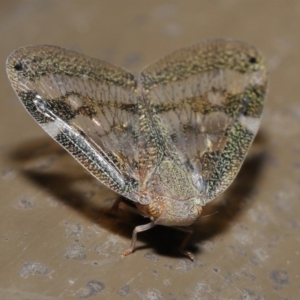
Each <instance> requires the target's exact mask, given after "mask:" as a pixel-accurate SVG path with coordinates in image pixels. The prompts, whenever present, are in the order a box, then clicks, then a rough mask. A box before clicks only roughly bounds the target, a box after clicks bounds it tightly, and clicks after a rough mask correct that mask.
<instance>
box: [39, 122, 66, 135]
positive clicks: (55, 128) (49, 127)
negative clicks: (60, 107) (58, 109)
mask: <svg viewBox="0 0 300 300" xmlns="http://www.w3.org/2000/svg"><path fill="white" fill-rule="evenodd" d="M40 125H41V126H42V128H43V129H44V130H45V131H46V132H47V133H48V134H50V135H51V136H52V137H56V136H57V135H58V134H59V133H61V122H59V121H58V120H57V119H56V120H55V121H53V122H49V123H40Z"/></svg>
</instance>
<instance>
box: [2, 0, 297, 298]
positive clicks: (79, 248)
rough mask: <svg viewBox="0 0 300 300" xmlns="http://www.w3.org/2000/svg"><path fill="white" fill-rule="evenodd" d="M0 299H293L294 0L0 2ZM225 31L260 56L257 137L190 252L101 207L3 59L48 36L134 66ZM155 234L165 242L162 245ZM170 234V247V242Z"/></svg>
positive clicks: (166, 235) (100, 194)
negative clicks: (13, 83) (263, 88)
mask: <svg viewBox="0 0 300 300" xmlns="http://www.w3.org/2000/svg"><path fill="white" fill-rule="evenodd" d="M0 8H1V9H0V38H1V50H0V57H1V58H0V60H1V61H2V68H1V69H0V79H1V80H0V84H1V91H2V99H1V104H0V105H1V119H0V122H1V125H0V128H1V130H0V159H1V161H0V163H1V166H0V172H1V180H0V188H1V202H0V239H1V240H0V254H1V255H0V266H1V268H0V298H1V299H69V298H71V299H72V298H74V299H78V298H91V299H98V298H99V299H100V298H103V299H123V298H124V299H151V300H154V299H278V300H279V299H299V296H300V271H299V265H300V238H299V236H300V235H299V233H300V221H299V213H300V208H299V200H300V179H299V178H300V176H299V175H300V160H299V157H300V130H299V128H300V101H299V94H300V87H299V83H298V77H299V74H300V67H299V66H300V57H299V53H300V39H299V26H300V5H299V3H298V2H297V1H264V2H261V1H250V0H248V1H233V0H232V1H189V2H188V4H186V3H185V2H183V1H172V2H162V1H148V2H146V1H126V2H125V1H101V2H100V1H97V2H96V1H85V2H83V1H2V2H1V4H0ZM217 37H222V38H227V37H230V38H235V39H239V40H244V41H246V42H249V43H251V44H253V45H255V46H257V47H258V48H259V49H260V50H261V51H262V52H263V53H264V55H265V57H266V58H267V64H268V67H269V70H270V79H271V85H270V92H269V96H268V101H267V105H266V108H265V114H264V119H263V122H262V126H261V131H260V135H259V138H258V139H257V143H256V145H255V147H254V149H253V151H252V154H251V153H250V155H249V158H248V159H247V161H246V163H245V165H244V166H243V168H242V170H241V172H240V174H239V176H238V178H237V180H236V181H235V183H234V184H233V185H232V187H231V188H230V189H229V190H228V191H227V192H226V193H225V194H224V196H223V197H222V199H221V200H220V201H215V202H213V203H212V204H211V205H210V206H208V207H206V209H205V211H204V213H203V215H208V214H213V213H215V212H216V211H217V212H218V213H215V214H213V215H211V216H209V217H206V218H203V219H200V220H199V221H198V222H197V224H196V231H195V234H194V237H193V239H192V241H191V248H190V249H191V250H192V251H194V252H195V253H196V261H195V262H194V263H192V262H190V261H189V260H187V259H185V258H183V257H180V256H178V255H177V254H176V252H175V251H173V250H172V247H176V245H177V244H178V242H179V241H180V239H181V237H182V235H181V233H178V232H176V231H174V230H172V229H166V228H154V229H153V230H151V231H149V232H146V233H144V234H142V235H141V236H140V237H139V246H140V247H139V249H138V250H137V251H136V252H135V253H134V254H132V255H129V256H128V257H126V258H125V259H123V258H121V256H120V252H121V251H122V250H123V249H126V247H128V245H129V242H130V235H131V232H132V229H133V227H134V226H135V225H137V224H140V223H141V222H143V220H142V219H140V218H137V217H135V216H132V215H130V214H129V213H125V212H120V214H119V216H118V217H115V216H111V215H109V214H108V213H107V208H108V207H110V205H111V204H112V202H113V200H114V199H115V198H116V195H115V194H114V193H113V192H111V191H109V190H107V189H106V188H104V187H102V186H101V185H100V184H98V183H97V182H96V181H95V180H94V179H93V178H92V177H90V176H89V175H88V174H86V173H85V172H84V171H83V169H82V168H81V167H80V166H79V165H78V164H77V163H76V162H75V161H74V160H73V159H72V158H71V157H70V156H69V155H68V154H67V153H65V152H64V151H63V150H62V149H61V148H60V147H59V146H58V145H56V144H55V142H53V141H52V140H51V139H50V138H49V137H48V136H47V135H46V134H45V133H44V132H43V131H42V129H40V128H39V127H38V126H37V125H36V124H35V123H34V121H32V120H31V119H30V117H29V116H28V115H27V113H26V112H25V110H24V109H23V107H22V106H21V105H20V103H19V101H18V100H17V98H16V96H15V95H14V93H13V91H12V89H11V87H10V85H9V83H8V80H7V78H6V74H5V68H4V62H5V59H6V57H7V56H8V54H9V53H10V52H11V51H12V50H13V49H15V48H17V47H19V46H22V45H29V44H53V45H59V46H64V47H67V48H71V49H75V50H77V51H80V52H83V53H85V54H89V55H92V56H95V57H97V58H100V59H103V60H107V61H108V62H111V63H114V64H116V65H118V66H123V67H125V68H128V69H129V70H131V71H133V72H137V71H138V70H139V69H140V68H142V67H143V66H145V65H147V64H148V63H150V62H152V61H153V60H155V59H157V58H159V57H161V56H162V55H164V54H168V53H170V52H171V51H173V50H175V49H179V48H181V47H183V46H186V45H189V44H192V43H194V42H197V41H200V40H202V39H205V38H217ZM164 244H167V245H168V247H167V246H164ZM170 247H171V249H170Z"/></svg>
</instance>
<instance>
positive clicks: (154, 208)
mask: <svg viewBox="0 0 300 300" xmlns="http://www.w3.org/2000/svg"><path fill="white" fill-rule="evenodd" d="M148 209H149V213H150V215H151V216H152V217H154V218H158V217H160V216H161V215H162V213H163V211H164V206H163V204H162V203H161V202H160V201H153V202H151V203H150V204H149V206H148Z"/></svg>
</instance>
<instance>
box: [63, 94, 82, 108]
mask: <svg viewBox="0 0 300 300" xmlns="http://www.w3.org/2000/svg"><path fill="white" fill-rule="evenodd" d="M65 101H66V103H68V104H70V106H71V108H72V109H73V110H77V109H78V108H79V107H81V106H82V101H81V99H80V97H78V96H77V95H70V96H68V98H66V100H65Z"/></svg>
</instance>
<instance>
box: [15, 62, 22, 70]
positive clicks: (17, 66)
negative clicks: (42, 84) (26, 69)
mask: <svg viewBox="0 0 300 300" xmlns="http://www.w3.org/2000/svg"><path fill="white" fill-rule="evenodd" d="M14 68H15V70H16V71H22V70H23V66H22V64H21V63H17V64H15V66H14Z"/></svg>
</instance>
